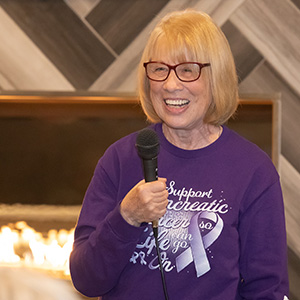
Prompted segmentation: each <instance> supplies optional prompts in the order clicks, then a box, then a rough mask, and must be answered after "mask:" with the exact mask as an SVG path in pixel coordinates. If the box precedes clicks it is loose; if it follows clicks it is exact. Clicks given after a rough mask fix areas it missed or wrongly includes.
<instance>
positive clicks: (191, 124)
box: [149, 55, 211, 130]
mask: <svg viewBox="0 0 300 300" xmlns="http://www.w3.org/2000/svg"><path fill="white" fill-rule="evenodd" d="M152 60H153V61H161V62H164V63H167V64H170V65H175V64H178V63H181V62H182V61H172V60H170V59H169V58H168V57H167V56H166V55H158V56H155V57H153V58H152ZM200 63H206V62H200ZM204 72H205V71H204V69H202V72H201V76H200V78H199V79H197V80H196V81H193V82H182V81H180V80H179V79H178V78H177V76H176V74H175V72H174V70H171V72H170V74H169V77H168V78H167V79H166V80H165V81H162V82H157V81H152V80H149V81H150V97H151V101H152V104H153V107H154V109H155V111H156V113H157V115H158V116H159V117H160V118H161V120H162V121H163V123H164V124H165V125H166V126H168V127H169V129H172V130H174V129H175V130H195V129H196V130H199V129H200V128H201V127H202V125H203V118H204V116H205V113H206V111H207V108H208V106H209V104H210V103H211V92H210V87H209V83H208V81H207V80H205V77H204V76H203V73H204Z"/></svg>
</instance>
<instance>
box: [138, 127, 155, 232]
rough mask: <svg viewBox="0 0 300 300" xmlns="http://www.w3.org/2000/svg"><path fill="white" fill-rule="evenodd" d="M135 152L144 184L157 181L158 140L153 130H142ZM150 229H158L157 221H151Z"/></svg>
mask: <svg viewBox="0 0 300 300" xmlns="http://www.w3.org/2000/svg"><path fill="white" fill-rule="evenodd" d="M135 146H136V148H137V152H138V154H139V156H140V157H141V159H142V162H143V171H144V178H145V181H146V182H151V181H155V180H157V155H158V153H159V138H158V135H157V133H156V132H155V131H154V130H151V129H148V128H144V129H142V130H141V131H140V132H139V134H138V136H137V138H136V144H135ZM152 228H158V221H157V220H155V221H152Z"/></svg>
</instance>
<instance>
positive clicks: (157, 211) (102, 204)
mask: <svg viewBox="0 0 300 300" xmlns="http://www.w3.org/2000/svg"><path fill="white" fill-rule="evenodd" d="M111 153H112V152H110V154H111ZM108 157H109V160H108V159H107V157H106V158H104V160H106V161H103V159H102V160H100V163H99V164H98V165H97V168H96V170H95V174H94V176H93V179H92V181H91V183H90V186H89V188H88V190H87V193H86V196H85V199H84V202H83V206H82V210H81V214H80V217H79V220H78V224H77V226H76V230H75V242H74V247H73V251H72V253H71V256H70V270H71V276H72V280H73V284H74V286H75V287H76V288H77V289H78V290H79V291H80V292H81V293H83V294H85V295H87V296H99V295H104V294H105V293H107V292H109V291H110V290H111V289H112V288H114V287H115V285H116V284H117V282H118V280H119V277H120V275H121V273H122V271H123V270H124V268H125V267H126V266H127V265H128V263H129V260H130V257H131V256H132V254H133V252H134V250H135V248H136V245H137V243H138V241H139V238H140V236H141V234H142V233H143V231H144V230H145V226H146V225H144V226H143V225H142V223H145V222H149V221H152V220H155V219H158V218H160V217H161V216H162V215H163V214H164V213H165V211H166V206H167V203H168V201H167V198H168V192H167V190H166V180H165V179H162V178H159V180H158V181H155V182H149V183H145V181H144V180H142V181H140V182H139V183H138V184H136V185H135V186H134V187H133V188H132V185H133V182H134V181H136V180H138V179H137V178H138V177H136V178H135V179H134V178H133V179H131V177H133V176H130V175H128V172H127V171H126V174H125V175H124V176H122V175H121V173H122V172H120V170H119V166H120V165H121V164H120V163H119V160H118V159H113V158H112V156H108ZM103 165H106V168H105V167H103ZM124 169H126V170H128V167H125V168H124ZM106 170H109V174H108V173H107V172H106ZM135 173H136V172H135ZM129 174H130V173H129ZM124 177H126V180H124ZM127 178H130V180H129V181H127ZM120 182H121V183H120ZM120 189H122V190H123V191H122V192H120ZM125 190H127V191H128V190H129V192H128V193H127V194H126V196H123V194H124V191H125ZM123 197H124V198H123ZM122 198H123V199H122ZM120 202H121V205H120Z"/></svg>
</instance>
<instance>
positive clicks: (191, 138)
mask: <svg viewBox="0 0 300 300" xmlns="http://www.w3.org/2000/svg"><path fill="white" fill-rule="evenodd" d="M162 129H163V133H164V135H165V137H166V139H167V140H168V141H169V142H170V143H171V144H173V145H175V146H176V147H178V148H181V149H185V150H196V149H201V148H204V147H207V146H209V145H210V144H212V143H213V142H215V141H216V140H217V139H218V138H219V137H220V135H221V133H222V131H223V128H222V127H221V126H214V125H209V124H203V125H202V127H200V128H197V129H192V130H182V129H174V128H170V127H168V126H167V125H166V124H164V123H163V125H162Z"/></svg>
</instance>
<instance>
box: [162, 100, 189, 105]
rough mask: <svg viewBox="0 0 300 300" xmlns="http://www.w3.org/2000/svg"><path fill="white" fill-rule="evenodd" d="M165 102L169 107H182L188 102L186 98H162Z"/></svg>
mask: <svg viewBox="0 0 300 300" xmlns="http://www.w3.org/2000/svg"><path fill="white" fill-rule="evenodd" d="M164 101H165V103H166V104H167V105H168V106H171V107H183V106H185V105H188V104H189V103H190V101H189V100H186V99H176V100H174V99H164Z"/></svg>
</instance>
